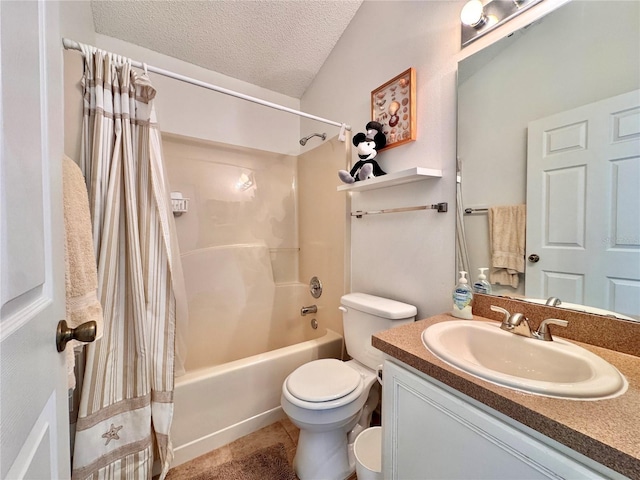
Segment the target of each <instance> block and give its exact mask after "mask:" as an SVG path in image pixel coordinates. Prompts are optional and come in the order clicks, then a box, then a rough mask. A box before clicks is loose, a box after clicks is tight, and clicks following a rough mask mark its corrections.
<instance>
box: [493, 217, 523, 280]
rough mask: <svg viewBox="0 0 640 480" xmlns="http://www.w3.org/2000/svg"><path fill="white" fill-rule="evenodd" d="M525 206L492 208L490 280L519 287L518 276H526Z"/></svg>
mask: <svg viewBox="0 0 640 480" xmlns="http://www.w3.org/2000/svg"><path fill="white" fill-rule="evenodd" d="M526 225H527V209H526V206H525V205H508V206H502V207H492V208H490V209H489V246H490V248H491V270H490V272H489V281H490V282H491V283H499V284H500V285H511V286H512V287H513V288H517V287H518V282H519V277H518V273H524V253H525V250H524V249H525V238H526V237H525V231H526Z"/></svg>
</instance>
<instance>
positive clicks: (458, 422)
mask: <svg viewBox="0 0 640 480" xmlns="http://www.w3.org/2000/svg"><path fill="white" fill-rule="evenodd" d="M402 365H403V366H400V365H399V364H397V363H394V362H391V361H386V362H385V364H384V377H383V400H382V405H383V413H382V415H383V420H382V421H383V425H384V428H383V439H382V455H383V457H382V467H383V473H384V478H385V479H397V480H426V479H438V480H443V479H474V480H477V479H492V480H494V479H509V480H513V479H538V478H556V479H557V478H567V479H588V478H626V477H624V476H622V475H620V474H618V473H617V472H614V471H613V470H610V469H609V468H607V467H605V466H603V465H600V464H597V463H596V462H594V461H592V460H590V459H587V458H586V457H583V456H582V455H580V454H578V453H577V452H573V451H572V450H569V449H568V448H567V447H564V446H560V445H559V444H557V443H556V442H554V441H553V440H551V439H549V438H547V437H543V436H542V435H540V434H537V435H536V437H535V438H534V436H532V435H529V434H528V433H525V431H524V430H525V429H527V427H525V426H524V425H521V424H519V423H517V422H515V421H514V420H511V419H508V420H511V422H508V421H506V417H504V415H501V414H499V413H498V412H496V411H494V410H491V409H490V408H488V407H486V406H484V405H482V406H481V405H480V404H478V402H476V401H475V400H473V399H471V398H469V397H467V396H465V395H463V394H461V393H459V392H456V391H455V390H453V389H451V388H450V387H447V386H445V385H444V384H442V383H441V382H438V381H437V380H434V379H432V378H431V377H428V376H427V375H425V374H422V373H421V372H418V371H417V370H414V369H411V367H408V366H404V364H402ZM481 407H482V408H481ZM499 417H500V418H499ZM514 425H515V426H514ZM518 425H519V427H521V428H518V427H517V426H518ZM545 439H546V440H547V441H545ZM554 443H555V445H553V444H554ZM556 447H561V448H562V449H564V451H560V450H559V449H558V448H556ZM571 452H573V454H575V455H570V453H571ZM583 461H584V462H590V463H591V464H590V465H589V466H587V465H585V463H583Z"/></svg>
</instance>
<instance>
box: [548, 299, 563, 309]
mask: <svg viewBox="0 0 640 480" xmlns="http://www.w3.org/2000/svg"><path fill="white" fill-rule="evenodd" d="M561 303H562V301H560V299H559V298H558V297H549V298H547V303H545V305H546V306H548V307H557V306H559V305H560V304H561Z"/></svg>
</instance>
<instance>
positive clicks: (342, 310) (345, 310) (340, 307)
mask: <svg viewBox="0 0 640 480" xmlns="http://www.w3.org/2000/svg"><path fill="white" fill-rule="evenodd" d="M338 310H340V311H341V312H342V313H347V309H346V307H343V306H342V305H340V306H339V307H338Z"/></svg>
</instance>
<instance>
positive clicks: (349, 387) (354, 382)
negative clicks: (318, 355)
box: [282, 358, 364, 410]
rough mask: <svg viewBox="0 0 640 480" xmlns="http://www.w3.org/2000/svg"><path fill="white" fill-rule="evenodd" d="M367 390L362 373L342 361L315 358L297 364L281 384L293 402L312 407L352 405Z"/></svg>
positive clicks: (283, 391) (328, 407) (286, 395)
mask: <svg viewBox="0 0 640 480" xmlns="http://www.w3.org/2000/svg"><path fill="white" fill-rule="evenodd" d="M363 390H364V380H363V378H362V375H361V374H360V373H359V372H358V371H356V370H355V369H353V368H351V367H350V366H348V365H346V364H345V363H344V362H341V361H340V360H336V359H333V358H327V359H322V360H314V361H312V362H309V363H306V364H304V365H302V366H300V367H298V368H297V369H296V370H295V371H294V372H293V373H292V374H291V375H289V376H288V377H287V379H286V380H285V382H284V384H283V385H282V394H283V395H284V396H285V397H286V398H287V400H288V401H289V402H291V403H292V404H294V405H296V406H298V407H301V408H307V409H310V410H327V409H330V408H337V407H340V406H342V405H346V404H349V403H350V402H352V401H354V400H355V399H356V398H358V397H359V396H360V395H361V394H362V391H363Z"/></svg>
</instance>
